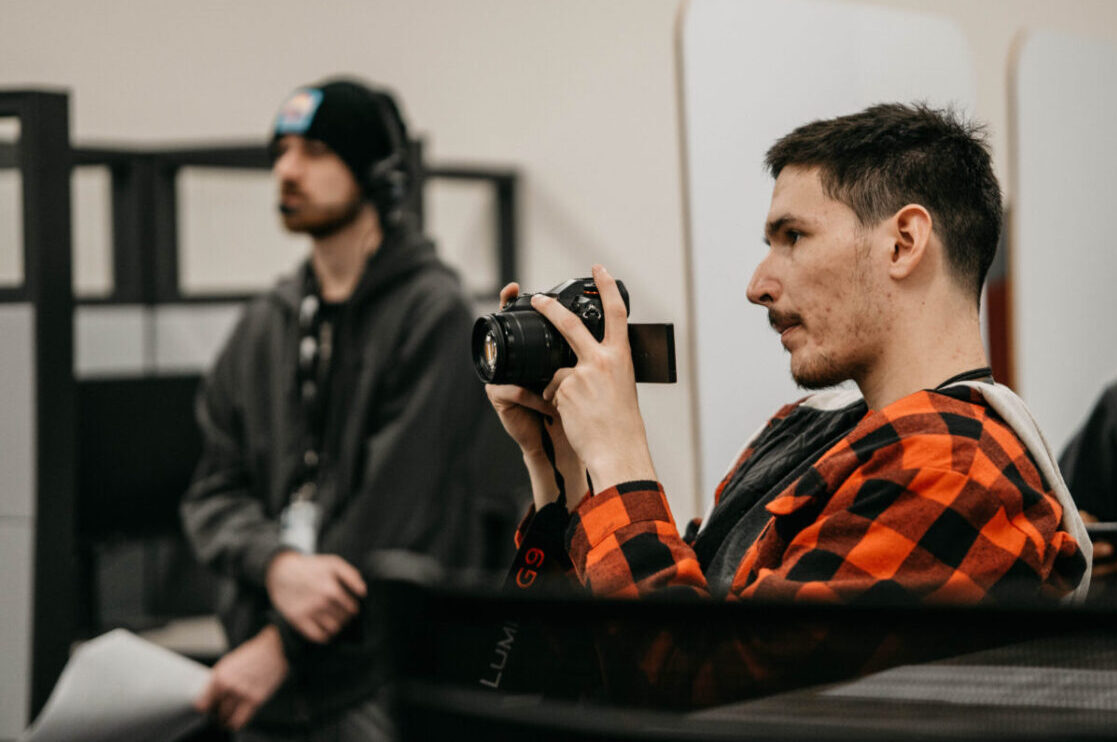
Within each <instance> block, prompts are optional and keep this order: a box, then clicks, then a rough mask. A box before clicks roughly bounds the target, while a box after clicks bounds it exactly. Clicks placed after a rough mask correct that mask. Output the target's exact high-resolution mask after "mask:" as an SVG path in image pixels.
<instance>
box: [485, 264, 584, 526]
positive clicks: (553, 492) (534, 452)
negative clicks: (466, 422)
mask: <svg viewBox="0 0 1117 742" xmlns="http://www.w3.org/2000/svg"><path fill="white" fill-rule="evenodd" d="M519 293H520V285H519V284H517V283H510V284H508V285H507V286H505V287H504V288H503V289H501V291H500V306H502V307H503V306H506V305H507V304H508V302H510V301H511V300H512V299H514V298H516V297H517V296H518V295H519ZM485 392H486V394H488V397H489V402H490V403H491V404H492V406H493V409H495V410H496V413H497V415H498V416H499V417H500V422H501V424H502V425H503V426H504V430H505V431H506V432H507V433H508V435H509V436H511V437H512V440H514V441H515V442H516V443H517V445H519V447H520V451H521V452H522V453H523V456H524V464H525V465H526V466H527V470H528V476H529V477H530V479H531V491H532V497H533V500H534V502H535V508H536V509H537V510H538V509H541V508H543V507H544V506H545V505H547V504H548V503H551V502H554V501H555V499H557V498H558V496H559V492H558V488H557V487H556V486H555V480H554V474H553V470H552V464H551V461H550V459H548V457H547V454H546V453H545V452H544V448H543V434H544V431H545V432H546V434H547V436H548V437H549V438H550V439H551V446H552V449H553V453H554V457H555V462H554V466H555V467H557V468H558V470H559V472H560V473H561V474H562V476H563V480H564V482H565V483H566V489H567V493H568V495H569V496H568V497H567V502H566V505H567V507H568V508H570V509H573V508H574V507H575V506H576V505H577V504H578V502H579V500H580V499H581V496H582V494H584V493H585V492H586V490H587V488H588V485H587V484H586V467H585V464H583V463H582V462H581V461H580V460H579V459H578V455H577V454H576V453H574V449H572V448H571V447H570V443H569V441H567V440H566V433H565V431H564V430H563V429H562V421H561V420H560V419H559V415H558V410H556V409H555V406H554V405H552V404H551V403H550V402H547V401H546V400H544V399H543V397H541V396H540V395H539V394H537V393H535V392H533V391H531V390H529V389H525V388H524V387H521V386H515V385H512V384H486V385H485Z"/></svg>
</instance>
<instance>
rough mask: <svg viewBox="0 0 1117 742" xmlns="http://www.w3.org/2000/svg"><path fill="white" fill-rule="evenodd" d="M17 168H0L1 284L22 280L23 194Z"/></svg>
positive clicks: (0, 285) (20, 282)
mask: <svg viewBox="0 0 1117 742" xmlns="http://www.w3.org/2000/svg"><path fill="white" fill-rule="evenodd" d="M21 183H22V181H21V179H20V177H19V172H18V171H16V170H0V287H3V286H19V285H22V284H23V196H22V192H21Z"/></svg>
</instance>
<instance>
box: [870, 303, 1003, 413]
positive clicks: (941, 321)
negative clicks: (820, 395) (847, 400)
mask: <svg viewBox="0 0 1117 742" xmlns="http://www.w3.org/2000/svg"><path fill="white" fill-rule="evenodd" d="M952 304H953V306H951V307H949V308H947V309H946V310H944V311H934V310H932V309H930V308H929V307H928V306H926V304H921V305H920V306H917V307H910V308H909V309H910V311H908V312H904V313H902V315H901V316H902V317H905V318H906V319H907V321H906V322H897V323H896V326H895V327H894V328H893V331H892V332H891V333H890V338H889V341H888V347H887V348H885V349H884V351H883V352H882V353H881V354H880V356H879V362H878V363H875V364H874V365H873V367H872V368H871V369H869V370H868V371H867V372H866V373H865V374H863V375H861V377H860V378H858V379H856V381H857V386H858V387H860V389H861V394H862V396H864V397H865V401H866V402H867V403H868V405H869V408H870V409H874V410H879V409H881V408H882V407H885V406H887V405H889V404H891V403H893V402H895V401H896V400H898V399H902V398H903V397H906V396H907V395H909V394H912V393H914V392H917V391H919V390H920V389H933V388H935V387H936V386H938V385H939V384H941V383H942V382H944V381H946V380H947V379H949V378H950V377H952V376H956V375H957V374H960V373H963V372H966V371H970V370H972V369H975V368H981V367H983V366H988V365H989V361H988V358H987V356H986V354H985V344H984V343H983V342H982V339H981V321H980V318H979V315H978V309H977V306H976V304H975V303H974V302H973V301H972V299H971V300H969V301H968V302H962V301H958V302H952Z"/></svg>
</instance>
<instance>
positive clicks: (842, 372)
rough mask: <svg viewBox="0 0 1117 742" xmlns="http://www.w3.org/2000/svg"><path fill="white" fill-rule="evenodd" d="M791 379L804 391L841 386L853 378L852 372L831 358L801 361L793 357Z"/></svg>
mask: <svg viewBox="0 0 1117 742" xmlns="http://www.w3.org/2000/svg"><path fill="white" fill-rule="evenodd" d="M791 378H792V379H794V381H795V383H796V384H798V385H799V386H801V387H802V388H804V389H810V390H816V389H826V388H828V387H832V386H836V385H838V384H841V383H842V382H843V381H847V380H849V379H851V378H853V373H852V370H851V369H849V368H846V367H845V366H843V365H842V364H839V363H836V362H835V361H834V360H833V359H831V358H825V357H824V358H812V359H800V361H799V362H798V363H797V362H796V361H795V356H794V355H793V356H792V357H791Z"/></svg>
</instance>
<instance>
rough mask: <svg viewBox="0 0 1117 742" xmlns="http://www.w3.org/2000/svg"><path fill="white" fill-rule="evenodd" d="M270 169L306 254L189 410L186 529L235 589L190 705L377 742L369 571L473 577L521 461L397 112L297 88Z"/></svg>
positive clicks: (237, 725) (260, 726)
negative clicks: (399, 553)
mask: <svg viewBox="0 0 1117 742" xmlns="http://www.w3.org/2000/svg"><path fill="white" fill-rule="evenodd" d="M270 153H271V157H272V172H273V175H274V176H275V182H276V185H277V187H278V194H277V195H278V206H279V212H280V214H281V217H282V220H283V224H284V226H285V227H286V229H288V230H289V231H291V232H297V233H304V234H307V235H309V237H310V238H311V251H310V256H309V259H308V260H307V261H306V262H305V263H304V264H303V265H302V266H301V267H300V268H299V269H298V270H297V271H296V272H295V273H294V274H293V275H291V276H289V277H287V278H284V279H282V280H280V282H279V283H278V284H277V285H276V287H275V288H274V289H273V290H272V291H270V292H269V293H267V294H266V295H264V296H262V297H260V298H258V299H257V300H255V301H254V302H252V303H251V304H250V305H249V306H248V308H247V309H246V311H245V313H244V315H243V317H242V318H241V320H240V322H239V324H238V325H237V326H236V328H235V330H234V331H233V334H232V336H231V337H230V339H229V340H228V342H227V344H226V347H225V348H224V350H223V351H222V353H221V354H220V356H219V358H218V360H217V362H216V364H215V366H214V368H213V369H212V371H211V372H210V374H209V376H208V377H207V379H206V381H205V384H204V385H203V388H202V391H201V393H200V395H199V400H198V420H199V425H200V428H201V431H202V434H203V440H204V449H203V456H202V460H201V462H200V463H199V465H198V468H197V471H196V473H195V477H194V481H193V483H192V485H191V487H190V490H189V491H188V492H187V494H186V496H185V499H184V501H183V504H182V515H183V521H184V525H185V529H186V532H187V534H188V536H189V538H190V541H191V543H192V545H193V546H194V548H195V551H196V552H197V554H198V556H199V558H200V559H201V560H202V561H203V562H204V563H205V564H207V565H210V566H212V567H213V568H215V569H217V570H218V571H219V572H221V573H222V574H223V575H224V576H226V577H227V578H229V580H228V587H229V588H230V590H229V594H228V595H227V596H226V597H227V600H225V602H224V604H223V605H222V606H221V617H222V620H223V623H224V625H225V629H226V633H227V635H228V639H229V644H230V646H231V647H232V651H230V652H229V653H228V654H227V655H225V656H224V657H223V658H222V659H221V660H220V661H219V662H218V663H217V665H216V666H215V667H214V669H213V674H212V676H211V679H210V683H209V685H208V686H207V687H206V688H205V690H204V691H203V692H202V694H201V696H200V697H199V698H198V700H197V703H196V705H197V707H198V709H199V710H200V711H203V712H209V713H212V714H213V715H214V716H216V717H217V718H218V719H219V720H220V721H221V723H222V724H223V725H225V726H227V727H230V728H232V729H241V728H242V727H244V726H245V725H246V724H247V723H248V722H249V721H250V720H252V725H251V726H250V727H249V728H248V729H247V730H245V731H244V732H242V736H243V738H245V739H283V740H287V739H291V740H294V739H298V740H304V739H305V740H317V739H331V740H333V739H361V740H368V739H381V738H386V737H387V736H388V735H389V729H388V725H387V723H386V720H385V717H384V713H383V710H382V709H381V707H380V705H379V704H378V703H377V701H376V699H375V696H376V694H377V693H378V691H379V690H380V684H381V682H382V669H381V660H380V655H381V654H382V653H383V652H384V651H385V650H384V649H383V648H382V647H379V646H377V644H376V637H375V635H374V634H375V632H366V631H365V629H366V628H367V623H366V622H365V621H364V620H362V618H363V616H362V613H363V610H362V603H363V601H364V599H365V596H366V585H365V582H364V579H363V577H362V569H363V568H364V567H365V562H366V560H367V557H368V555H369V554H370V553H371V552H373V551H375V550H387V549H403V550H408V551H413V552H418V553H422V554H428V555H431V556H433V557H435V558H437V559H439V560H440V561H442V562H444V563H452V564H455V565H456V566H467V565H477V562H478V560H479V557H481V555H483V554H484V552H485V548H484V547H485V545H484V544H483V543H481V539H482V533H481V531H482V528H481V524H480V523H479V522H478V521H479V520H480V519H481V517H482V515H483V514H484V513H483V511H484V510H485V508H490V509H491V514H492V515H499V516H502V517H503V518H504V520H505V521H507V522H511V521H512V519H514V518H515V517H516V515H515V514H514V513H515V512H516V511H517V510H518V509H519V506H518V505H517V503H516V502H515V501H514V499H512V497H513V496H514V495H515V490H517V489H518V484H519V482H518V479H515V478H513V479H511V480H510V479H509V478H508V477H507V476H504V475H503V474H502V472H503V471H508V470H510V469H513V468H514V462H515V451H514V447H513V446H511V445H510V444H509V442H508V441H507V439H506V438H505V437H504V436H503V435H502V434H501V432H500V429H499V426H498V425H497V421H496V418H495V416H494V415H493V413H492V411H491V409H489V407H488V405H487V404H486V402H485V398H484V395H483V394H482V393H481V391H480V389H478V388H477V384H476V381H475V379H474V378H473V373H472V370H471V368H470V364H469V357H468V343H469V327H470V322H471V315H472V312H471V310H470V308H469V306H468V304H467V302H466V300H465V298H464V297H463V296H462V292H461V288H460V286H459V283H458V280H457V278H456V276H455V275H454V274H453V272H452V271H451V270H450V269H449V268H447V267H446V266H445V265H444V264H442V263H441V262H440V261H439V260H438V258H437V257H436V255H435V251H434V246H433V245H432V244H431V243H430V242H429V241H428V240H426V239H424V238H423V237H422V236H421V235H420V234H419V233H418V232H417V230H416V229H415V227H414V226H413V225H412V223H411V220H410V215H409V214H408V211H407V204H408V201H409V196H410V194H411V186H412V183H413V173H412V172H411V170H412V167H411V162H410V157H409V143H408V138H407V131H406V127H405V126H404V122H403V119H402V117H401V116H400V113H399V109H398V107H397V105H396V101H395V100H394V98H393V97H392V96H391V95H390V94H389V93H387V92H385V91H382V90H375V89H372V88H370V87H368V86H366V85H364V84H362V83H358V82H355V81H351V80H331V81H327V82H324V83H321V84H317V85H311V86H308V87H305V88H301V89H299V90H297V91H295V93H293V94H292V95H291V97H290V98H289V99H288V100H287V101H286V103H285V104H284V105H283V107H282V109H281V110H280V112H279V115H278V117H277V118H276V122H275V127H274V130H273V136H272V139H271V143H270ZM509 454H510V455H511V461H510V462H509ZM502 462H508V463H509V464H511V466H509V465H507V464H505V465H504V467H503V468H502ZM261 707H263V708H261ZM258 710H259V711H260V713H259V714H257V711H258Z"/></svg>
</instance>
